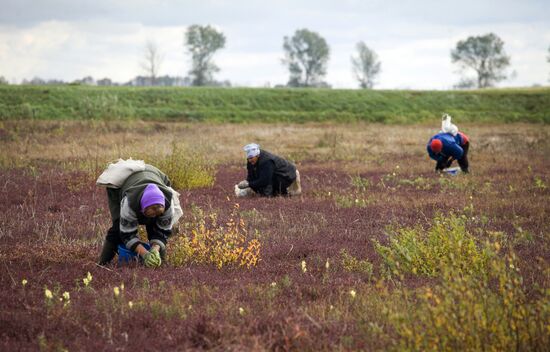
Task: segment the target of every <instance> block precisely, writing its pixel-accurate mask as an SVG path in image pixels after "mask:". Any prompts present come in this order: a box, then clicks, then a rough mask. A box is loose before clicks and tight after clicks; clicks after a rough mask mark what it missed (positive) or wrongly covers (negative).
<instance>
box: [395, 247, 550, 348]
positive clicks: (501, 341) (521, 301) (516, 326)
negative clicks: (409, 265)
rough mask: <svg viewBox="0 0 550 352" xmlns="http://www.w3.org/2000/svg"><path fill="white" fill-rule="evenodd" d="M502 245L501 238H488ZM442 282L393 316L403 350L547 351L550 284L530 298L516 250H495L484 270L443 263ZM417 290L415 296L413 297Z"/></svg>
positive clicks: (423, 292) (549, 341)
mask: <svg viewBox="0 0 550 352" xmlns="http://www.w3.org/2000/svg"><path fill="white" fill-rule="evenodd" d="M487 246H490V247H493V248H494V247H495V246H496V248H497V249H498V244H496V243H495V244H487ZM441 271H442V283H441V284H440V285H437V286H435V287H434V288H429V287H427V288H423V289H421V290H420V291H419V292H418V293H417V294H416V295H410V292H407V293H404V296H405V297H404V298H405V299H407V300H409V303H410V304H409V305H408V306H409V307H411V308H410V309H400V310H397V309H394V308H392V307H391V306H390V307H388V308H389V310H390V311H391V313H390V315H389V321H390V324H391V326H392V327H393V329H394V330H395V332H396V333H397V334H398V335H399V339H398V340H397V341H396V345H397V346H395V347H396V348H397V350H402V351H403V350H407V351H427V350H432V351H543V350H547V348H548V346H550V334H549V330H548V329H549V325H548V321H550V290H548V289H546V290H541V291H540V292H539V293H537V294H536V295H535V298H534V299H531V300H528V299H527V297H526V292H525V289H524V288H523V278H522V276H521V274H520V271H519V269H518V263H517V258H516V256H515V255H514V254H513V253H511V252H510V253H507V254H503V255H495V256H493V257H491V258H490V260H489V261H488V262H487V267H486V270H485V271H484V272H483V273H482V275H479V274H473V273H467V272H466V273H465V272H459V271H455V270H454V268H453V267H452V265H444V266H443V267H442V268H441ZM410 296H415V298H416V299H414V298H409V297H410Z"/></svg>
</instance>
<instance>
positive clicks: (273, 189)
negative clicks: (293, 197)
mask: <svg viewBox="0 0 550 352" xmlns="http://www.w3.org/2000/svg"><path fill="white" fill-rule="evenodd" d="M292 182H294V180H290V181H289V180H287V179H285V178H280V177H277V176H276V175H274V176H273V179H272V181H271V184H270V185H267V186H266V187H263V188H252V189H253V190H254V192H256V193H258V194H259V195H261V196H264V197H276V196H280V195H281V196H286V195H288V192H287V188H288V187H289V186H290V185H291V184H292Z"/></svg>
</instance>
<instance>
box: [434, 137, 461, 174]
mask: <svg viewBox="0 0 550 352" xmlns="http://www.w3.org/2000/svg"><path fill="white" fill-rule="evenodd" d="M469 148H470V141H469V138H468V136H467V135H465V134H464V133H462V132H458V133H457V134H456V135H455V136H453V135H452V134H450V133H443V132H440V133H438V134H436V135H435V136H433V137H432V138H430V140H429V141H428V144H427V145H426V149H427V151H428V154H429V156H430V158H432V159H433V160H435V161H436V165H435V170H436V171H442V170H443V169H445V168H448V167H450V166H451V164H452V163H453V161H454V160H456V161H457V162H458V165H459V166H460V169H461V170H462V171H463V172H465V173H467V172H469V169H468V167H469V163H468V150H469Z"/></svg>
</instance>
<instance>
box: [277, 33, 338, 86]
mask: <svg viewBox="0 0 550 352" xmlns="http://www.w3.org/2000/svg"><path fill="white" fill-rule="evenodd" d="M283 49H284V50H285V58H284V59H283V64H284V65H286V66H287V67H288V70H289V73H290V78H289V80H288V85H289V86H291V87H315V86H320V85H323V81H322V79H323V77H324V76H325V74H326V72H327V63H328V60H329V57H330V49H329V46H328V44H327V42H326V40H325V39H324V38H323V37H321V36H320V35H319V34H318V33H316V32H312V31H310V30H307V29H299V30H296V32H294V35H293V36H292V37H290V38H289V37H287V36H285V37H284V44H283Z"/></svg>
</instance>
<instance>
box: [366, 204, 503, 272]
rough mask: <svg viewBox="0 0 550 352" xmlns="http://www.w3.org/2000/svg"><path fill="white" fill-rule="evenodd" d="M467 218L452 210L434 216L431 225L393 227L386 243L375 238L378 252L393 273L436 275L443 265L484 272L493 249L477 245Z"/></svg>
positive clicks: (456, 268) (459, 270)
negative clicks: (467, 224) (383, 243)
mask: <svg viewBox="0 0 550 352" xmlns="http://www.w3.org/2000/svg"><path fill="white" fill-rule="evenodd" d="M465 222H466V218H465V217H461V216H456V215H453V214H451V215H450V216H443V215H440V216H438V217H437V218H435V219H434V223H433V225H432V227H431V228H430V229H428V230H425V229H424V228H422V227H415V228H404V229H397V230H394V229H390V231H389V232H390V241H389V245H388V246H384V245H382V244H380V243H379V242H377V241H375V247H376V251H377V252H378V254H380V255H381V256H382V258H383V259H384V263H385V265H386V268H387V269H389V272H390V273H392V274H394V275H397V276H399V275H403V274H405V273H412V274H420V275H425V276H431V277H435V276H438V275H440V274H441V270H442V268H444V267H452V268H453V270H456V271H457V272H467V273H470V272H476V273H481V272H483V271H484V270H485V269H486V267H487V263H488V260H489V259H490V257H491V255H492V254H493V252H492V251H491V250H490V249H488V248H482V247H480V246H478V245H477V243H476V240H475V238H474V236H473V235H471V234H470V233H469V232H468V231H467V230H466V226H465Z"/></svg>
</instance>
